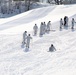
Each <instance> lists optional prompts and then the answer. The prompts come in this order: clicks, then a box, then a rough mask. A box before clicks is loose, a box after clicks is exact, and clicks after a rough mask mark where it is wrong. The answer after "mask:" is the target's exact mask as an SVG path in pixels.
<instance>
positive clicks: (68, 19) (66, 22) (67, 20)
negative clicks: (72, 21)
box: [66, 17, 69, 27]
mask: <svg viewBox="0 0 76 75" xmlns="http://www.w3.org/2000/svg"><path fill="white" fill-rule="evenodd" d="M68 20H69V19H68V17H66V26H67V27H68Z"/></svg>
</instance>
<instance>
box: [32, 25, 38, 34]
mask: <svg viewBox="0 0 76 75" xmlns="http://www.w3.org/2000/svg"><path fill="white" fill-rule="evenodd" d="M33 30H34V35H37V32H38V26H37V24H35V25H34V27H33Z"/></svg>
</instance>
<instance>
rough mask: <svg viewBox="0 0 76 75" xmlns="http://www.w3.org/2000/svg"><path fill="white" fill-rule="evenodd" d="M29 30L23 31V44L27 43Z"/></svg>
mask: <svg viewBox="0 0 76 75" xmlns="http://www.w3.org/2000/svg"><path fill="white" fill-rule="evenodd" d="M26 37H27V31H25V32H24V33H23V42H22V44H26Z"/></svg>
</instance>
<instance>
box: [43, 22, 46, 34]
mask: <svg viewBox="0 0 76 75" xmlns="http://www.w3.org/2000/svg"><path fill="white" fill-rule="evenodd" d="M46 28H47V26H46V23H45V22H44V24H43V34H45V33H46V30H47V29H46Z"/></svg>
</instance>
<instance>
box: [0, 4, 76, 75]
mask: <svg viewBox="0 0 76 75" xmlns="http://www.w3.org/2000/svg"><path fill="white" fill-rule="evenodd" d="M65 15H67V16H68V17H69V28H68V29H65V28H63V29H62V30H61V31H60V29H59V26H60V25H59V24H60V23H59V20H60V18H63V17H64V16H65ZM72 18H75V20H76V5H59V6H48V7H43V8H38V9H33V10H31V11H28V12H26V13H22V14H20V15H17V16H14V17H11V18H6V19H4V21H3V20H1V21H2V22H1V23H0V75H75V74H76V69H75V68H76V64H75V63H76V58H75V57H76V41H75V39H76V35H75V34H76V26H75V29H74V30H71V19H72ZM49 20H51V21H52V28H51V29H52V30H55V31H50V33H49V34H45V35H44V36H43V37H39V32H38V35H37V36H33V26H34V24H35V23H36V24H37V25H38V27H40V23H41V22H44V21H45V22H46V23H47V22H48V21H49ZM75 25H76V24H75ZM25 30H27V31H28V33H30V34H31V36H32V38H33V39H32V40H31V46H30V49H29V50H28V51H27V49H26V48H25V47H23V46H22V44H21V42H22V35H23V32H24V31H25ZM51 44H54V46H55V48H56V49H57V51H55V52H52V53H51V52H48V49H49V47H50V45H51Z"/></svg>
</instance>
